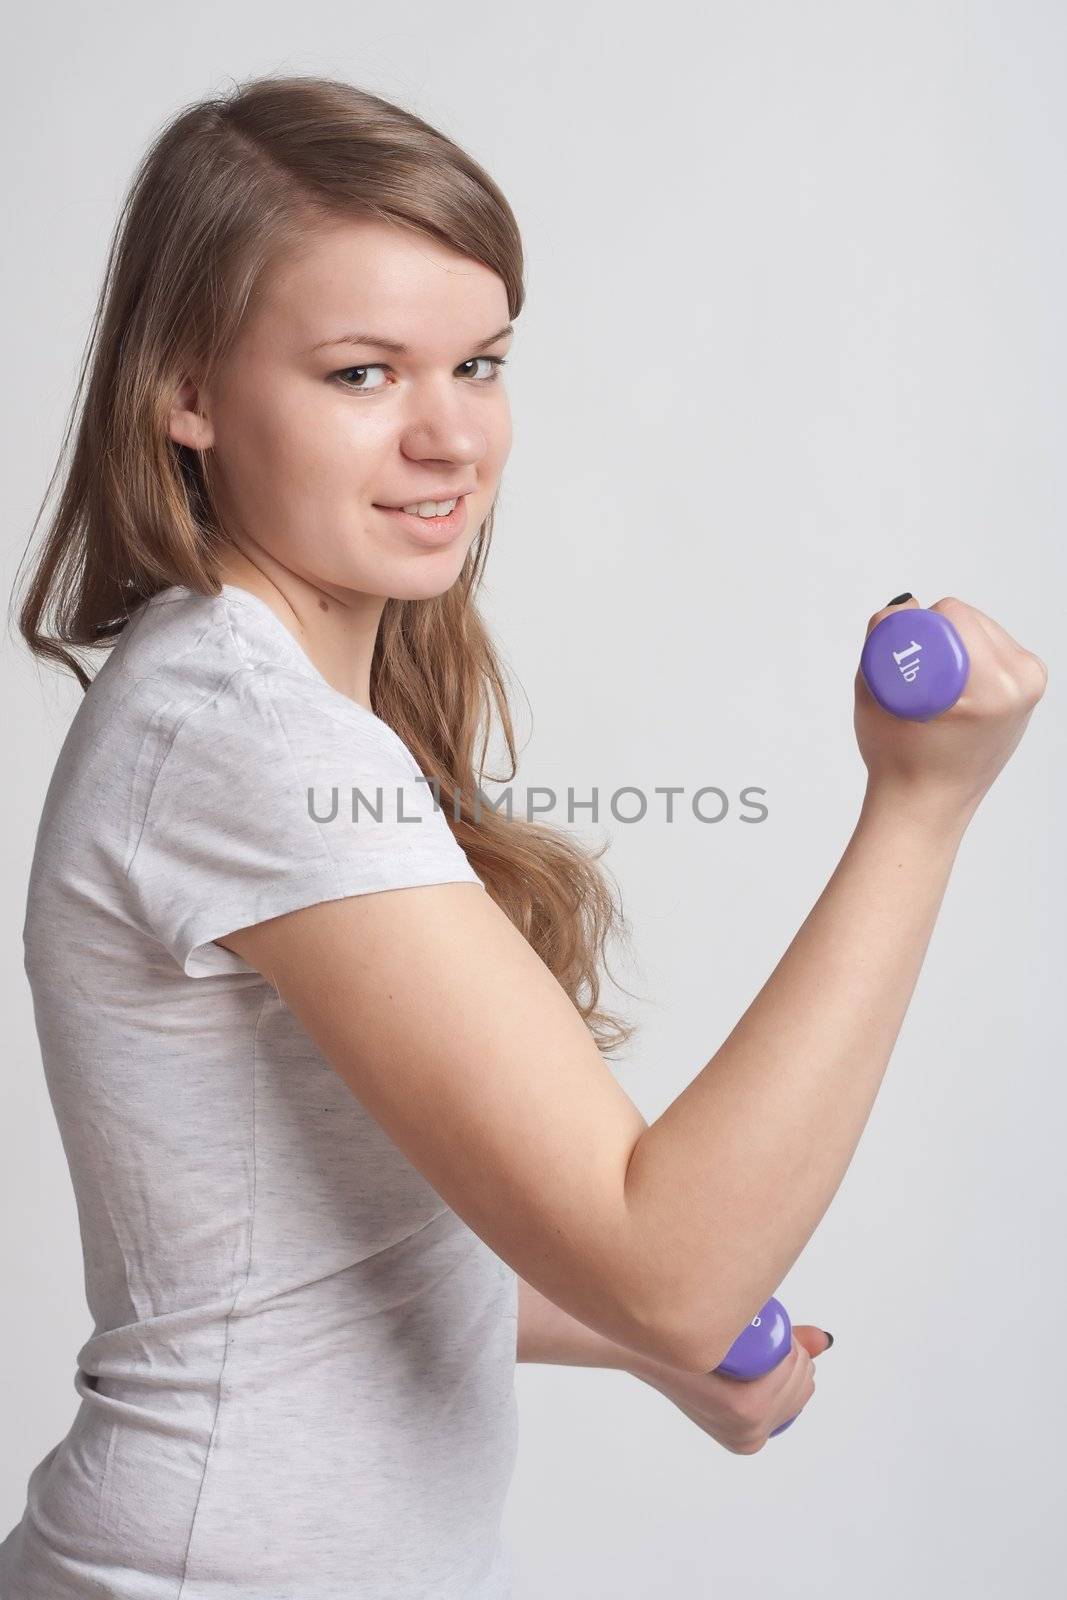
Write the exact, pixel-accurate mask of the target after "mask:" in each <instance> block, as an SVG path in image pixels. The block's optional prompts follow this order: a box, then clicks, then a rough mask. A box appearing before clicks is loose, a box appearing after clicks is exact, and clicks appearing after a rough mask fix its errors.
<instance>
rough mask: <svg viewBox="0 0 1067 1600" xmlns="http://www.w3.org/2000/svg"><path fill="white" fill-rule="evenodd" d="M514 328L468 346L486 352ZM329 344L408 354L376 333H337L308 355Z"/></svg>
mask: <svg viewBox="0 0 1067 1600" xmlns="http://www.w3.org/2000/svg"><path fill="white" fill-rule="evenodd" d="M514 332H515V329H514V326H513V325H512V324H511V323H510V322H509V323H508V325H507V327H506V328H501V329H500V331H499V332H498V333H491V334H490V335H489V337H488V339H482V340H481V342H480V343H478V344H476V345H473V346H470V347H468V348H472V349H474V350H487V349H488V348H489V346H490V345H491V344H496V342H497V340H498V339H504V338H506V337H507V335H508V334H509V333H514ZM330 344H365V345H369V346H371V347H372V348H373V349H375V350H389V351H391V352H392V354H393V355H397V356H406V355H409V354H410V351H409V350H408V347H407V345H406V344H400V343H399V342H398V341H397V340H396V339H382V338H380V337H379V336H378V335H377V334H376V333H339V334H337V335H336V337H335V338H332V339H320V341H319V343H318V344H313V345H312V347H311V349H310V350H309V351H308V354H309V355H312V354H314V352H315V351H316V350H322V349H324V348H325V346H326V345H330Z"/></svg>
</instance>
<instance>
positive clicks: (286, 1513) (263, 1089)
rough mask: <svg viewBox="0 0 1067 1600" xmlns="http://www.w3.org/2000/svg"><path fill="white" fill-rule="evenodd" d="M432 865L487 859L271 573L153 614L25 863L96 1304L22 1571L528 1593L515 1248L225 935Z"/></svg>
mask: <svg viewBox="0 0 1067 1600" xmlns="http://www.w3.org/2000/svg"><path fill="white" fill-rule="evenodd" d="M420 780H421V781H420ZM335 789H336V794H337V808H336V814H334V813H333V799H334V795H333V791H334V790H335ZM354 790H358V791H359V794H358V796H356V795H355V794H353V791H354ZM309 791H310V793H309ZM353 810H355V813H356V818H357V819H356V820H355V821H354V820H353ZM375 814H377V815H380V817H381V821H377V820H375ZM326 819H329V820H326ZM412 819H414V820H412ZM444 882H472V883H476V884H480V883H481V880H480V879H479V878H478V876H477V874H476V873H475V872H474V870H473V868H472V867H471V866H470V864H469V862H468V861H467V858H466V856H465V855H464V853H463V851H462V849H461V848H460V846H459V844H458V842H457V841H456V839H455V837H454V836H453V834H452V832H451V830H450V829H449V827H448V824H447V822H446V819H445V816H444V813H443V812H442V811H441V810H439V809H437V807H436V806H435V801H434V794H433V789H432V788H431V786H430V785H428V784H427V783H426V781H425V780H424V779H423V777H422V774H421V773H420V769H419V767H418V765H417V763H416V761H415V759H414V757H413V756H412V754H411V752H410V751H409V750H408V749H407V747H406V745H405V744H404V743H403V741H402V740H401V739H400V738H399V737H398V735H397V734H396V733H395V732H394V731H393V730H392V729H391V728H390V727H389V726H388V725H387V724H386V723H385V722H383V721H381V720H380V719H379V718H378V717H376V716H374V715H373V714H372V713H371V712H369V711H367V710H366V709H365V708H364V707H362V706H359V705H357V704H356V703H355V702H354V701H352V700H350V699H349V698H348V697H347V696H345V695H342V694H340V693H339V692H338V691H336V690H335V689H333V688H332V687H331V686H330V685H329V684H328V683H327V681H326V680H325V679H324V678H323V677H322V675H321V674H320V673H319V672H318V670H317V668H315V667H314V666H313V664H312V663H311V661H310V658H309V657H308V656H307V655H306V653H305V652H304V651H303V650H302V649H301V647H300V645H299V644H298V643H297V641H296V639H294V638H293V636H292V635H291V634H290V633H289V631H288V629H287V628H286V627H285V626H284V624H283V623H282V622H281V621H280V619H279V618H278V617H277V616H275V614H274V613H273V611H271V609H270V608H269V607H268V606H267V605H266V604H265V603H264V602H263V601H261V600H259V599H258V598H257V597H255V596H253V595H250V594H249V593H248V592H247V591H245V590H243V589H241V588H240V587H238V586H236V585H233V584H226V585H225V586H224V589H223V592H222V594H221V595H219V596H217V597H215V598H205V597H204V596H201V595H199V594H197V593H195V592H194V591H192V590H190V589H188V588H186V587H184V586H182V585H172V586H171V587H170V588H168V589H165V590H163V591H162V592H161V593H160V594H158V595H156V596H154V597H153V599H152V600H150V601H149V602H147V604H144V605H142V606H140V607H138V608H137V610H135V611H134V612H133V615H132V620H131V622H130V623H129V625H128V626H127V627H126V628H125V630H124V631H123V633H122V634H121V636H120V637H119V639H118V641H117V643H116V644H115V646H114V647H113V649H112V651H111V654H110V655H109V656H108V657H107V658H106V660H105V661H104V663H103V665H102V666H101V668H100V670H99V672H98V674H97V676H96V678H95V679H94V681H93V683H92V684H91V686H90V688H89V690H88V692H87V693H86V694H85V696H84V698H83V700H82V703H81V705H80V706H79V708H78V711H77V714H76V716H75V718H74V721H73V723H72V725H71V727H70V730H69V732H68V734H67V737H66V740H65V742H64V745H63V748H62V750H61V752H60V755H59V758H58V761H57V764H56V768H55V772H54V774H53V777H52V781H51V784H50V787H49V789H48V794H47V797H46V800H45V804H44V809H43V812H42V816H41V822H40V827H39V831H38V836H37V844H36V849H35V852H34V857H33V864H32V869H31V876H30V884H29V897H28V905H27V912H26V921H25V927H24V942H25V961H26V972H27V976H28V978H29V983H30V987H31V990H32V995H33V1003H34V1013H35V1017H36V1024H37V1032H38V1036H39V1039H40V1045H41V1054H42V1059H43V1063H44V1070H45V1074H46V1078H47V1083H48V1089H49V1093H50V1095H51V1100H52V1104H53V1107H54V1109H55V1114H56V1119H57V1122H58V1125H59V1131H60V1134H61V1137H62V1140H63V1145H64V1149H65V1152H66V1156H67V1159H68V1161H69V1164H70V1172H71V1179H72V1183H73V1187H74V1194H75V1198H76V1201H77V1207H78V1217H79V1224H80V1229H81V1238H82V1247H83V1251H84V1257H85V1286H86V1295H87V1300H88V1307H89V1312H90V1314H91V1316H92V1318H93V1322H94V1329H93V1333H92V1335H91V1336H90V1337H89V1338H88V1339H87V1340H86V1342H85V1344H84V1345H83V1346H82V1348H81V1349H80V1350H79V1351H78V1353H77V1369H76V1371H75V1374H74V1380H73V1381H74V1388H75V1390H76V1391H77V1393H78V1395H79V1396H80V1397H81V1403H80V1405H79V1407H78V1410H77V1413H76V1414H75V1417H74V1420H73V1422H72V1424H71V1427H70V1429H69V1431H68V1433H67V1435H66V1437H65V1438H64V1439H62V1440H61V1441H60V1443H59V1444H57V1445H56V1446H55V1447H54V1448H53V1449H52V1450H50V1451H49V1452H48V1454H47V1455H46V1456H45V1457H44V1459H43V1460H42V1461H40V1462H39V1463H38V1465H37V1466H36V1467H35V1468H34V1469H33V1471H32V1473H31V1475H30V1477H29V1482H28V1486H27V1496H26V1509H25V1511H24V1513H23V1516H22V1520H21V1522H20V1523H19V1524H18V1526H17V1527H16V1528H14V1529H13V1530H12V1531H11V1532H10V1533H9V1534H8V1536H7V1538H6V1539H5V1540H4V1542H3V1544H2V1545H0V1600H94V1597H99V1600H105V1597H106V1600H431V1597H432V1600H503V1597H507V1596H508V1595H510V1593H511V1588H510V1561H509V1556H508V1551H507V1547H506V1544H505V1543H504V1540H503V1537H502V1533H501V1518H502V1511H503V1505H504V1500H505V1496H506V1493H507V1489H508V1486H509V1483H510V1479H511V1475H512V1470H513V1467H514V1462H515V1453H516V1449H517V1437H518V1415H517V1407H516V1396H515V1388H514V1374H515V1367H514V1363H515V1337H516V1318H517V1298H516V1291H517V1279H516V1277H515V1274H514V1272H513V1271H512V1270H511V1269H510V1267H508V1266H507V1265H506V1263H504V1262H503V1261H501V1259H500V1258H499V1257H498V1256H497V1255H496V1254H495V1253H494V1252H493V1251H492V1250H491V1249H490V1248H489V1247H488V1246H487V1245H486V1244H485V1242H484V1241H483V1240H482V1239H480V1238H479V1237H478V1236H477V1235H476V1234H475V1233H474V1232H473V1231H472V1230H471V1229H470V1228H468V1227H467V1226H466V1224H465V1223H464V1222H463V1221H462V1220H461V1219H460V1218H459V1217H458V1216H457V1215H456V1213H455V1212H454V1211H452V1210H451V1209H450V1208H449V1207H448V1206H447V1205H445V1204H444V1203H443V1201H442V1200H441V1198H440V1196H439V1195H438V1194H437V1193H436V1191H435V1190H434V1189H433V1188H432V1187H431V1186H430V1184H429V1183H428V1182H427V1181H426V1180H425V1179H424V1178H423V1177H422V1175H421V1174H420V1173H419V1172H418V1171H417V1170H416V1169H415V1168H414V1167H413V1166H412V1165H411V1164H410V1163H409V1162H408V1161H407V1160H406V1159H405V1157H404V1156H403V1155H402V1154H401V1152H400V1151H399V1150H398V1149H397V1147H396V1146H395V1145H394V1144H393V1143H392V1142H391V1140H389V1139H388V1138H387V1137H386V1135H385V1133H384V1132H383V1130H382V1129H381V1128H380V1126H379V1125H378V1124H377V1123H376V1122H374V1121H373V1120H372V1118H371V1117H370V1116H369V1115H368V1114H367V1112H366V1111H365V1110H364V1109H363V1107H362V1105H361V1103H360V1101H359V1100H358V1099H357V1097H356V1096H355V1095H354V1094H353V1093H352V1091H351V1090H350V1089H349V1088H348V1087H347V1086H346V1084H345V1083H344V1082H343V1080H342V1079H341V1078H340V1077H339V1076H338V1074H337V1073H336V1072H335V1071H334V1070H333V1069H332V1068H331V1067H330V1065H329V1063H328V1062H327V1061H326V1060H325V1059H324V1057H323V1056H322V1054H321V1052H320V1051H319V1050H318V1049H317V1048H316V1047H315V1045H314V1044H313V1043H312V1041H311V1040H310V1038H309V1037H308V1035H307V1033H306V1032H305V1030H304V1029H303V1028H301V1026H300V1025H299V1024H298V1022H297V1021H296V1020H295V1018H294V1017H293V1016H292V1014H291V1013H290V1012H289V1011H288V1009H287V1008H286V1006H285V1005H284V1004H283V1003H282V1001H281V1000H280V999H279V997H278V995H277V993H276V991H275V990H274V988H273V987H272V986H271V985H270V984H269V983H268V982H267V981H266V980H265V979H264V978H262V977H261V976H260V974H259V973H257V972H256V971H255V970H254V969H253V968H251V967H249V966H248V965H247V964H246V963H245V962H244V961H242V960H241V958H240V957H239V956H236V955H234V954H233V953H232V952H231V951H228V950H225V949H224V948H223V947H222V946H221V945H216V944H214V943H212V940H213V939H215V938H217V937H220V936H222V935H224V934H226V933H229V932H231V931H232V930H233V929H235V928H239V927H244V926H248V925H249V924H251V923H254V922H259V921H262V920H264V919H265V918H267V917H272V916H277V915H280V914H281V913H282V912H285V911H291V910H295V909H296V908H297V907H299V906H304V905H309V904H312V903H314V902H317V901H322V900H335V899H339V898H341V897H342V896H345V895H353V894H367V893H373V892H374V891H376V890H383V889H394V888H402V887H410V886H413V885H417V884H428V883H444ZM483 887H484V885H483ZM427 1114H428V1115H430V1114H432V1109H431V1108H427Z"/></svg>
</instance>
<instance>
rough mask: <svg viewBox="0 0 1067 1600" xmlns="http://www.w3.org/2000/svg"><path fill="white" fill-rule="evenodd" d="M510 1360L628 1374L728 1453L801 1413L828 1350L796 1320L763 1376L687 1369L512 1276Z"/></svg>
mask: <svg viewBox="0 0 1067 1600" xmlns="http://www.w3.org/2000/svg"><path fill="white" fill-rule="evenodd" d="M518 1290H519V1297H518V1303H519V1320H518V1337H517V1340H516V1352H515V1359H516V1361H530V1362H544V1363H548V1364H550V1365H554V1366H564V1367H609V1368H614V1369H615V1371H617V1372H629V1373H631V1374H632V1375H633V1376H634V1377H635V1378H640V1379H641V1381H642V1382H643V1383H647V1384H649V1385H650V1386H651V1387H652V1388H653V1389H658V1390H659V1392H660V1394H662V1395H665V1396H666V1398H667V1399H668V1400H670V1401H671V1402H672V1404H673V1405H675V1406H676V1407H677V1408H678V1410H679V1411H681V1412H682V1413H683V1414H684V1415H685V1416H687V1417H688V1418H689V1420H690V1422H694V1423H696V1425H697V1427H698V1428H700V1429H701V1430H702V1431H703V1432H704V1433H706V1434H708V1436H709V1437H710V1438H712V1439H714V1440H715V1441H716V1443H717V1444H720V1445H722V1446H723V1448H724V1449H726V1450H729V1451H731V1452H732V1453H733V1454H734V1455H754V1454H755V1453H756V1452H757V1451H759V1450H762V1448H763V1446H764V1445H765V1444H766V1442H767V1440H768V1438H769V1437H770V1434H771V1431H772V1429H774V1428H776V1427H777V1426H778V1424H779V1423H780V1422H785V1421H787V1420H788V1419H789V1418H790V1417H794V1416H797V1415H799V1413H800V1412H801V1411H802V1410H803V1408H804V1406H806V1405H807V1403H808V1401H809V1400H810V1399H811V1396H812V1394H813V1393H814V1391H815V1377H814V1359H813V1358H814V1357H816V1356H819V1355H821V1354H822V1353H823V1351H824V1350H826V1349H829V1347H830V1345H831V1344H832V1343H833V1340H832V1339H831V1337H830V1335H829V1334H828V1333H824V1331H823V1330H822V1329H821V1328H816V1327H812V1326H809V1325H807V1324H805V1325H804V1326H803V1327H801V1326H798V1325H794V1327H793V1343H792V1349H791V1350H790V1352H789V1355H788V1356H787V1357H786V1358H785V1359H784V1360H783V1361H781V1362H779V1364H778V1366H777V1367H775V1368H774V1369H773V1370H772V1371H771V1372H768V1373H766V1374H765V1375H764V1376H763V1377H762V1378H757V1379H755V1380H754V1381H753V1382H751V1383H738V1382H736V1381H735V1380H734V1379H732V1378H724V1377H722V1376H720V1375H719V1374H718V1373H716V1372H706V1373H703V1372H697V1373H694V1372H687V1371H683V1370H682V1369H680V1368H675V1367H669V1366H666V1365H664V1363H663V1362H662V1361H655V1360H653V1359H652V1357H651V1356H646V1355H642V1354H641V1353H640V1351H637V1350H628V1349H627V1348H626V1346H625V1345H621V1344H616V1343H615V1342H614V1340H612V1339H608V1338H605V1337H604V1335H603V1334H600V1333H597V1332H596V1331H595V1330H594V1329H593V1328H587V1327H586V1326H585V1324H584V1323H583V1322H579V1321H578V1320H577V1319H576V1318H575V1317H572V1316H569V1315H568V1313H567V1312H566V1311H563V1310H561V1309H560V1307H559V1306H557V1305H556V1304H555V1303H554V1302H553V1301H551V1300H546V1299H545V1297H544V1295H543V1294H540V1293H538V1291H537V1290H536V1289H535V1288H534V1287H533V1286H532V1284H529V1283H527V1282H526V1280H525V1279H524V1278H519V1280H518Z"/></svg>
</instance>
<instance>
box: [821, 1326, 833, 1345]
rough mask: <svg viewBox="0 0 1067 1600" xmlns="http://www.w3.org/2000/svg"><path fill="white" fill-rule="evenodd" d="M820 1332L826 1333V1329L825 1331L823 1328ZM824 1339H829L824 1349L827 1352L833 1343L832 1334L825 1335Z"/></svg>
mask: <svg viewBox="0 0 1067 1600" xmlns="http://www.w3.org/2000/svg"><path fill="white" fill-rule="evenodd" d="M822 1331H823V1333H826V1329H825V1328H824V1329H823V1330H822ZM826 1337H827V1338H828V1339H829V1341H830V1343H829V1344H828V1345H827V1346H826V1348H827V1350H829V1349H830V1348H831V1346H832V1345H833V1342H834V1336H833V1334H832V1333H826Z"/></svg>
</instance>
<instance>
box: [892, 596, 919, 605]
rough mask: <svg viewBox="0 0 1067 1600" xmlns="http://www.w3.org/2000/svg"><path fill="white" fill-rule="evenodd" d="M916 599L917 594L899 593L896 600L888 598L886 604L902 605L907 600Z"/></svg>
mask: <svg viewBox="0 0 1067 1600" xmlns="http://www.w3.org/2000/svg"><path fill="white" fill-rule="evenodd" d="M914 599H915V596H914V595H913V594H898V595H897V597H896V599H895V600H887V601H886V605H887V606H902V605H903V604H904V602H905V600H914Z"/></svg>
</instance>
